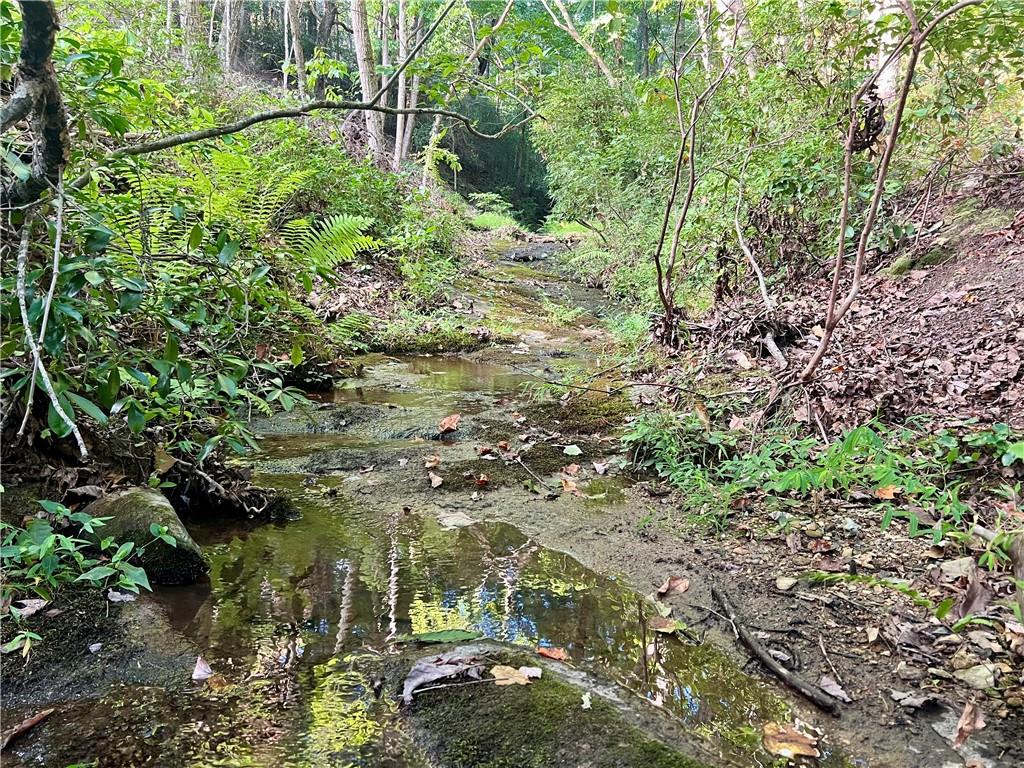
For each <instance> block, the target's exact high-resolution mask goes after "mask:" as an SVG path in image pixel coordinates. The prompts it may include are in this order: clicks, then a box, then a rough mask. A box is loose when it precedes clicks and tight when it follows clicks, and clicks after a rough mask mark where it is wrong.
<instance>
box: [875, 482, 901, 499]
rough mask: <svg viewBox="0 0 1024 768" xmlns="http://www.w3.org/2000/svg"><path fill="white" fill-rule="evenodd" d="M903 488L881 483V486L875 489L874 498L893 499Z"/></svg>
mask: <svg viewBox="0 0 1024 768" xmlns="http://www.w3.org/2000/svg"><path fill="white" fill-rule="evenodd" d="M902 491H903V489H902V488H900V487H899V486H898V485H883V486H882V487H881V488H876V489H875V498H876V499H895V498H896V496H897V495H899V494H900V493H902Z"/></svg>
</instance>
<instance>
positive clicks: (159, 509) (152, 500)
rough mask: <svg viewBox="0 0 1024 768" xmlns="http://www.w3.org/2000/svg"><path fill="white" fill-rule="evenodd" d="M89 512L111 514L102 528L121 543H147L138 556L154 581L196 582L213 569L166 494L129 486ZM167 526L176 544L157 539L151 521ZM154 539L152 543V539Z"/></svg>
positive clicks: (106, 533)
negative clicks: (155, 539)
mask: <svg viewBox="0 0 1024 768" xmlns="http://www.w3.org/2000/svg"><path fill="white" fill-rule="evenodd" d="M85 512H86V513H87V514H89V515H92V516H93V517H105V518H110V519H109V520H107V521H106V524H105V525H104V526H103V527H102V528H100V529H99V530H98V533H99V534H100V535H101V536H102V537H104V538H106V537H110V538H112V539H113V540H114V541H116V542H117V543H118V544H124V543H125V542H128V541H131V542H134V543H135V546H136V548H141V547H145V549H144V550H143V551H142V553H141V554H140V555H139V556H138V562H139V564H140V565H141V566H142V567H143V568H145V569H146V575H148V576H149V580H150V582H151V583H153V584H192V583H193V582H195V581H196V580H197V579H199V577H200V576H202V575H203V574H204V573H206V572H207V571H208V570H209V566H208V565H207V563H206V560H205V559H204V558H203V553H202V550H200V549H199V545H198V544H196V543H195V542H194V541H193V540H192V537H191V536H190V535H189V533H188V530H186V528H185V526H184V525H183V524H182V522H181V520H180V519H179V518H178V514H177V513H176V512H175V511H174V507H172V506H171V502H169V501H168V500H167V499H166V498H165V497H164V496H163V494H161V493H160V492H159V491H155V490H153V489H151V488H128V489H125V490H123V491H116V492H115V493H112V494H110V495H108V496H104V497H103V498H101V499H97V500H96V501H94V502H93V503H92V504H90V505H89V506H88V507H86V508H85ZM153 523H156V524H157V525H162V526H167V532H168V533H169V534H170V535H171V536H173V537H174V538H175V540H176V542H177V543H176V546H171V545H170V544H167V543H165V542H163V541H159V540H158V541H153V534H152V533H150V530H149V528H150V525H152V524H153ZM150 542H152V543H150Z"/></svg>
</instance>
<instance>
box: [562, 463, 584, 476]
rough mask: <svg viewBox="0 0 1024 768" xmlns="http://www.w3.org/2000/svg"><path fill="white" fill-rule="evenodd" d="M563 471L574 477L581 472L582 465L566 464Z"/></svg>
mask: <svg viewBox="0 0 1024 768" xmlns="http://www.w3.org/2000/svg"><path fill="white" fill-rule="evenodd" d="M562 472H563V473H565V474H566V475H571V476H572V477H576V475H578V474H579V473H580V465H579V464H566V465H565V466H564V467H562Z"/></svg>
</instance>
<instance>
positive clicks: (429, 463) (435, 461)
mask: <svg viewBox="0 0 1024 768" xmlns="http://www.w3.org/2000/svg"><path fill="white" fill-rule="evenodd" d="M440 463H441V457H440V456H438V455H437V454H436V453H433V454H431V455H430V456H427V458H426V460H425V461H424V462H423V468H424V469H433V468H434V467H436V466H438V465H439V464H440Z"/></svg>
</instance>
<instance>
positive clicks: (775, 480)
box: [623, 410, 1024, 561]
mask: <svg viewBox="0 0 1024 768" xmlns="http://www.w3.org/2000/svg"><path fill="white" fill-rule="evenodd" d="M623 440H624V442H625V444H626V446H627V447H628V448H629V450H630V453H631V457H632V460H633V462H634V464H635V465H636V466H637V467H638V468H640V469H643V470H648V471H652V472H655V473H657V474H658V475H659V476H660V477H662V478H663V479H664V480H666V481H668V482H669V483H670V484H671V485H673V486H675V487H676V488H677V489H679V490H680V491H681V492H682V493H681V494H680V498H681V503H682V505H683V508H684V511H686V512H687V513H689V514H691V515H692V516H694V517H695V518H697V519H699V520H702V521H704V522H706V523H707V524H709V525H711V526H712V527H715V528H718V529H719V530H725V529H727V528H728V525H729V519H730V517H731V515H732V514H733V513H734V511H735V509H736V508H738V507H739V506H742V504H740V501H741V499H745V498H749V499H756V500H758V501H759V502H760V503H763V504H765V505H766V506H769V507H771V506H775V507H779V506H781V505H783V504H785V503H786V502H794V501H795V502H800V501H804V500H808V499H811V498H812V497H815V496H816V497H818V498H822V497H837V498H848V497H850V496H851V495H853V494H858V493H859V494H862V495H864V496H866V498H869V499H870V500H871V501H873V502H874V503H875V504H876V505H877V507H878V511H879V524H880V525H881V527H882V528H883V529H885V528H888V527H889V526H890V525H891V524H892V523H893V521H894V520H905V521H906V524H907V529H908V532H909V534H910V535H911V536H931V537H933V538H934V540H935V541H939V540H941V539H943V538H944V537H955V536H958V535H963V534H966V533H967V532H969V531H970V529H971V527H972V526H973V525H974V524H975V523H976V522H978V520H979V518H980V517H981V512H982V509H981V508H980V507H979V500H982V499H984V500H987V501H991V500H992V499H993V498H1002V499H1005V500H1006V502H1005V505H1004V506H1002V507H1001V506H999V505H993V504H988V503H986V504H985V511H986V512H987V511H988V510H989V509H999V510H1004V511H1001V512H997V514H1005V511H1008V510H1009V509H1010V508H1011V507H1013V506H1015V505H1016V503H1017V500H1018V499H1019V498H1020V483H1019V482H1018V483H1016V484H1013V483H1012V480H1013V478H1014V477H1015V476H1016V477H1019V475H1020V471H1021V468H1022V466H1024V441H1022V440H1021V439H1020V436H1014V435H1012V434H1011V431H1010V429H1009V427H1008V426H1007V425H1005V424H995V425H992V426H990V427H983V428H982V427H978V428H972V427H970V426H968V427H967V428H966V429H964V430H962V431H954V430H950V429H938V430H931V429H929V428H928V423H927V421H925V420H924V419H918V420H911V421H910V422H908V423H907V424H906V425H904V426H901V427H886V426H883V425H882V424H880V423H878V422H877V421H872V422H869V423H866V424H863V425H861V426H859V427H856V428H854V429H851V430H848V431H847V432H845V433H844V434H843V435H842V436H841V438H840V439H838V440H836V441H834V442H831V443H828V444H825V443H823V442H822V441H821V440H819V439H817V438H814V437H801V436H799V435H796V434H793V433H791V432H787V431H784V430H776V431H770V432H768V433H767V434H765V435H762V436H760V437H759V438H758V439H756V440H755V439H754V438H752V437H751V435H750V434H749V433H747V432H746V431H742V430H729V429H726V430H722V429H716V428H714V426H713V424H712V422H711V416H710V415H709V414H708V413H707V412H706V411H703V410H702V411H700V412H698V411H694V412H691V413H689V414H680V413H676V412H656V413H648V414H645V415H643V416H641V417H639V418H638V419H637V420H636V421H634V423H633V424H632V426H631V428H630V430H629V432H628V433H627V434H626V435H625V436H624V438H623ZM779 519H780V520H784V519H785V516H784V515H783V516H780V518H779ZM999 522H1002V521H999ZM997 527H998V526H997ZM1004 557H1005V556H1004V555H1003V553H1002V552H1001V551H1000V550H999V548H998V547H996V548H993V549H992V552H991V554H990V559H991V560H993V561H995V560H1001V559H1003V558H1004Z"/></svg>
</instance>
